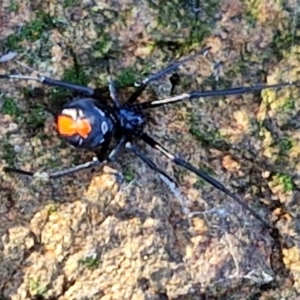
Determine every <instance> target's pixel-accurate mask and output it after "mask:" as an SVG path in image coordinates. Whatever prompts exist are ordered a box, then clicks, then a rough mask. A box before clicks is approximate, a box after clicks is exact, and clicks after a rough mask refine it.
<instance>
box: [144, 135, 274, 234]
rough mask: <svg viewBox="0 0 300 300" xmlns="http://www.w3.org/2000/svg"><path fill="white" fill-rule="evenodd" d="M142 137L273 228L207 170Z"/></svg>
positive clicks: (147, 137)
mask: <svg viewBox="0 0 300 300" xmlns="http://www.w3.org/2000/svg"><path fill="white" fill-rule="evenodd" d="M141 139H142V140H143V141H144V142H145V143H146V144H148V145H150V146H151V147H153V148H154V149H156V150H158V151H159V152H160V153H161V154H163V155H164V156H166V157H167V158H168V159H170V160H171V161H173V162H174V163H175V164H176V165H178V166H181V167H183V168H185V169H187V170H189V171H191V172H193V173H195V174H196V175H198V176H199V177H200V178H202V179H203V180H205V181H206V182H208V183H210V184H211V185H212V186H214V187H215V188H216V189H218V190H220V191H222V192H223V193H224V194H226V195H227V196H229V197H231V198H232V199H233V200H235V201H236V202H237V203H239V204H240V205H241V206H242V207H243V208H244V209H246V210H247V211H249V213H251V214H252V215H253V216H254V217H255V218H256V219H257V220H259V221H260V222H262V223H263V224H264V225H265V226H266V227H267V228H272V227H271V226H270V225H269V224H268V223H267V222H266V221H265V220H263V219H262V218H261V217H260V216H259V215H258V214H257V213H256V212H255V211H254V210H253V209H252V208H250V207H249V206H248V205H247V204H246V203H245V202H243V201H242V199H240V198H239V197H238V196H237V195H235V194H233V193H231V192H230V191H229V190H228V189H227V188H226V187H225V186H224V185H223V184H221V183H220V182H219V181H217V180H215V179H214V178H212V177H211V176H209V175H208V174H206V173H205V172H203V171H201V170H198V169H197V168H195V167H194V166H192V165H191V164H190V163H188V162H187V161H185V160H183V159H181V158H179V157H177V156H175V155H174V154H172V153H170V152H169V151H168V150H167V149H166V148H164V147H163V146H162V145H161V144H159V143H158V142H156V141H155V140H154V139H153V138H152V137H150V136H149V135H148V134H146V133H143V134H142V135H141Z"/></svg>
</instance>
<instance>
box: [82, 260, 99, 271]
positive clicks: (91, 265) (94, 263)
mask: <svg viewBox="0 0 300 300" xmlns="http://www.w3.org/2000/svg"><path fill="white" fill-rule="evenodd" d="M79 264H80V265H82V266H85V267H86V268H88V269H89V270H95V269H97V267H98V265H99V259H98V258H94V257H85V258H83V259H80V260H79Z"/></svg>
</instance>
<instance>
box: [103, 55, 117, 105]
mask: <svg viewBox="0 0 300 300" xmlns="http://www.w3.org/2000/svg"><path fill="white" fill-rule="evenodd" d="M106 70H107V74H108V76H107V81H108V89H109V94H110V98H111V99H112V101H113V103H114V105H115V106H116V107H120V101H119V99H118V95H117V89H116V84H115V82H114V81H113V80H112V79H111V72H110V67H109V61H108V62H107V66H106Z"/></svg>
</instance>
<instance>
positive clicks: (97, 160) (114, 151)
mask: <svg viewBox="0 0 300 300" xmlns="http://www.w3.org/2000/svg"><path fill="white" fill-rule="evenodd" d="M124 143H125V138H122V139H121V140H120V142H119V143H118V144H117V145H116V146H115V147H114V148H113V149H112V150H111V151H110V153H109V155H108V156H107V158H106V159H105V160H102V159H100V158H99V156H98V155H97V157H94V158H93V159H92V160H91V161H88V162H86V163H83V164H80V165H77V166H75V167H72V168H68V169H65V170H61V171H56V172H30V171H25V170H22V169H16V168H9V167H5V168H4V172H10V173H18V174H22V175H27V176H32V177H37V178H41V179H46V180H48V179H53V178H60V177H63V176H66V175H70V174H74V173H77V172H78V171H81V170H84V169H88V168H93V167H98V166H100V165H103V164H105V163H107V162H108V161H112V160H114V159H115V157H116V155H117V153H118V152H119V150H120V148H121V146H123V145H124ZM104 151H105V150H104ZM106 151H107V148H106Z"/></svg>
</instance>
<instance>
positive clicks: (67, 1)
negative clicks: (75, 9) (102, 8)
mask: <svg viewBox="0 0 300 300" xmlns="http://www.w3.org/2000/svg"><path fill="white" fill-rule="evenodd" d="M76 4H77V0H64V2H63V7H65V8H67V7H72V6H75V5H76Z"/></svg>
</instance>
